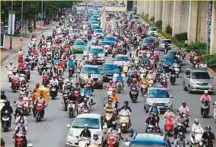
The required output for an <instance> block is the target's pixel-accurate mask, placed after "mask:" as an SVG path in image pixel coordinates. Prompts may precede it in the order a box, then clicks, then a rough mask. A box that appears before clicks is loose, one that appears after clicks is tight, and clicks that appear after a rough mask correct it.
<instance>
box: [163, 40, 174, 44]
mask: <svg viewBox="0 0 216 147" xmlns="http://www.w3.org/2000/svg"><path fill="white" fill-rule="evenodd" d="M162 43H164V44H165V43H168V44H171V43H172V41H171V40H163V41H162Z"/></svg>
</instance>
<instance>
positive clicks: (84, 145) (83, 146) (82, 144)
mask: <svg viewBox="0 0 216 147" xmlns="http://www.w3.org/2000/svg"><path fill="white" fill-rule="evenodd" d="M90 142H91V140H90V139H89V138H86V137H82V138H80V139H79V142H78V146H79V147H88V146H89V145H90Z"/></svg>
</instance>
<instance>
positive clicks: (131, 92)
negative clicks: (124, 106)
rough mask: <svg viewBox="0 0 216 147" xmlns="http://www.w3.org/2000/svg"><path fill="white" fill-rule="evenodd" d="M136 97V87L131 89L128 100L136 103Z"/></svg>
mask: <svg viewBox="0 0 216 147" xmlns="http://www.w3.org/2000/svg"><path fill="white" fill-rule="evenodd" d="M137 97H138V91H137V88H136V87H132V88H131V91H130V98H131V100H132V102H133V103H135V102H136V101H137Z"/></svg>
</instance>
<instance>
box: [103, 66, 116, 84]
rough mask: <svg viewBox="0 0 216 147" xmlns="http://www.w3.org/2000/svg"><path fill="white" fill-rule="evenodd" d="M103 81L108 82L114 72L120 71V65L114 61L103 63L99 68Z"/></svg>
mask: <svg viewBox="0 0 216 147" xmlns="http://www.w3.org/2000/svg"><path fill="white" fill-rule="evenodd" d="M101 71H102V73H103V80H104V82H109V81H110V80H112V79H113V75H114V74H119V73H120V67H119V66H118V65H117V64H114V63H104V64H103V66H102V69H101Z"/></svg>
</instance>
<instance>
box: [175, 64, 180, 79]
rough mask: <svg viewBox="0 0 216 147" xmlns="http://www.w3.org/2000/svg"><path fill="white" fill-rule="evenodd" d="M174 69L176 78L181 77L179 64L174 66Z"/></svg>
mask: <svg viewBox="0 0 216 147" xmlns="http://www.w3.org/2000/svg"><path fill="white" fill-rule="evenodd" d="M173 68H174V70H175V74H176V77H177V78H178V77H179V73H180V66H179V65H178V64H174V65H173Z"/></svg>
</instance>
